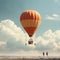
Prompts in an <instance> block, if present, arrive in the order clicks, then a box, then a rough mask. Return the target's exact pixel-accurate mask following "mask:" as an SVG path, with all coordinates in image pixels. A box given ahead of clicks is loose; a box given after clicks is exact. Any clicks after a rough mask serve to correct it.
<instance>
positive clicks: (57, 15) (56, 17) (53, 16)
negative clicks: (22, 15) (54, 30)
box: [46, 14, 60, 20]
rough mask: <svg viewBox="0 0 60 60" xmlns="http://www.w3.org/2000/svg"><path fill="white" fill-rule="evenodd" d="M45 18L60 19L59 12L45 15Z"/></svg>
mask: <svg viewBox="0 0 60 60" xmlns="http://www.w3.org/2000/svg"><path fill="white" fill-rule="evenodd" d="M46 19H47V20H60V15H59V14H52V15H51V16H49V15H47V16H46Z"/></svg>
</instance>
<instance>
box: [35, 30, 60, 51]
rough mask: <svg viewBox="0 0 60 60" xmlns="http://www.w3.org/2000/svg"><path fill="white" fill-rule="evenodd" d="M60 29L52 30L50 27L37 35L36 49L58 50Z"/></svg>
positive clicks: (59, 46) (59, 48)
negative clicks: (40, 34)
mask: <svg viewBox="0 0 60 60" xmlns="http://www.w3.org/2000/svg"><path fill="white" fill-rule="evenodd" d="M59 32H60V30H57V31H55V32H53V31H52V30H51V29H50V30H48V31H47V32H45V33H44V34H42V36H39V37H38V38H37V40H38V41H39V43H38V44H37V47H36V49H38V50H40V51H42V50H43V51H44V50H45V51H58V50H60V37H59V36H60V33H59Z"/></svg>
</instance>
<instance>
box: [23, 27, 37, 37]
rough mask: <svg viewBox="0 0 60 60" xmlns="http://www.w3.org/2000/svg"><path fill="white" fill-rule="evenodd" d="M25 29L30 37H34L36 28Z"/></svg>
mask: <svg viewBox="0 0 60 60" xmlns="http://www.w3.org/2000/svg"><path fill="white" fill-rule="evenodd" d="M24 29H25V30H26V32H27V33H28V35H29V36H30V37H32V36H33V34H34V33H35V31H36V29H37V28H36V27H24Z"/></svg>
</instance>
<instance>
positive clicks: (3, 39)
mask: <svg viewBox="0 0 60 60" xmlns="http://www.w3.org/2000/svg"><path fill="white" fill-rule="evenodd" d="M53 16H57V15H53ZM28 40H29V37H28V35H27V34H26V33H24V32H23V31H22V29H21V28H20V27H17V25H16V24H15V23H14V22H13V21H12V20H9V19H7V20H2V21H1V22H0V52H19V51H21V50H22V51H31V50H33V51H60V30H56V31H54V32H53V31H52V30H51V29H49V30H48V31H46V32H45V33H43V34H42V35H41V36H38V37H36V36H35V35H34V37H33V40H34V43H36V46H34V45H33V46H29V45H27V46H25V43H27V41H28Z"/></svg>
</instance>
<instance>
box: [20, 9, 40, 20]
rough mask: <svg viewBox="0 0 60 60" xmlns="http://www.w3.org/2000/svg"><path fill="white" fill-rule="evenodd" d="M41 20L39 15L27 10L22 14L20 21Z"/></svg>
mask: <svg viewBox="0 0 60 60" xmlns="http://www.w3.org/2000/svg"><path fill="white" fill-rule="evenodd" d="M26 19H27V20H29V19H30V20H41V17H40V14H39V13H38V12H36V11H34V10H27V11H25V12H23V13H22V15H21V18H20V20H26Z"/></svg>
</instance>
